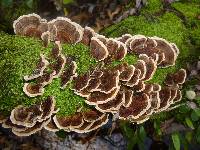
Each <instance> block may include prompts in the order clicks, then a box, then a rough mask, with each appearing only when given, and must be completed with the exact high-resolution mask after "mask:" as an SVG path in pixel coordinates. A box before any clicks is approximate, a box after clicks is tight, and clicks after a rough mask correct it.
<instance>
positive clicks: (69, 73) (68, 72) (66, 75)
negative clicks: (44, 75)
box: [60, 61, 77, 89]
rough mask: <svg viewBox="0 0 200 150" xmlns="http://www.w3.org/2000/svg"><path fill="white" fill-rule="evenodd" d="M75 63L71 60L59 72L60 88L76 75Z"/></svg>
mask: <svg viewBox="0 0 200 150" xmlns="http://www.w3.org/2000/svg"><path fill="white" fill-rule="evenodd" d="M76 69H77V64H76V62H75V61H72V62H71V63H70V64H69V66H68V68H66V69H65V70H64V71H63V73H62V74H61V76H60V78H61V88H62V89H64V88H65V87H66V86H67V84H68V83H69V82H70V81H71V80H72V79H73V78H74V77H75V76H76Z"/></svg>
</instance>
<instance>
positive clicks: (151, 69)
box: [139, 54, 157, 81]
mask: <svg viewBox="0 0 200 150" xmlns="http://www.w3.org/2000/svg"><path fill="white" fill-rule="evenodd" d="M139 58H140V59H142V60H143V61H144V62H145V64H146V74H145V77H144V78H143V79H142V80H143V81H148V80H150V79H151V78H152V77H153V75H154V73H155V71H156V69H157V64H156V62H155V61H154V60H153V59H152V58H149V57H148V56H147V55H146V54H141V55H139Z"/></svg>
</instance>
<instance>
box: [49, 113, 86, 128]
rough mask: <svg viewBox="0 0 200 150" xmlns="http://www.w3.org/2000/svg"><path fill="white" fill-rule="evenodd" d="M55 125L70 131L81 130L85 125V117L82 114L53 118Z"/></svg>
mask: <svg viewBox="0 0 200 150" xmlns="http://www.w3.org/2000/svg"><path fill="white" fill-rule="evenodd" d="M53 120H54V123H55V124H56V126H57V127H58V128H59V129H63V130H65V131H70V130H71V129H72V128H79V127H81V126H82V125H83V116H82V114H81V113H76V114H74V115H72V116H67V117H58V116H56V115H55V116H54V117H53Z"/></svg>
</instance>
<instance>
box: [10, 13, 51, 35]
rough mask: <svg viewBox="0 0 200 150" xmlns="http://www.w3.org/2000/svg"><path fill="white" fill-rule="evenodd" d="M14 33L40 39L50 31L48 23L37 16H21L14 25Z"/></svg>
mask: <svg viewBox="0 0 200 150" xmlns="http://www.w3.org/2000/svg"><path fill="white" fill-rule="evenodd" d="M13 28H14V32H15V34H17V35H25V36H31V37H37V38H40V37H41V35H42V33H43V32H46V31H47V30H48V25H47V21H46V20H45V19H41V17H40V16H39V15H37V14H34V13H33V14H29V15H23V16H20V17H19V18H18V19H17V20H15V21H14V23H13Z"/></svg>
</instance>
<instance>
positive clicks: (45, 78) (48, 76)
mask: <svg viewBox="0 0 200 150" xmlns="http://www.w3.org/2000/svg"><path fill="white" fill-rule="evenodd" d="M55 74H56V71H55V70H54V71H51V72H48V71H47V70H44V72H43V75H42V76H40V77H38V78H36V83H40V84H42V85H43V86H46V85H48V84H50V83H51V82H52V81H53V77H54V75H55Z"/></svg>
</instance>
